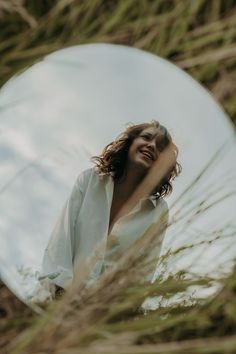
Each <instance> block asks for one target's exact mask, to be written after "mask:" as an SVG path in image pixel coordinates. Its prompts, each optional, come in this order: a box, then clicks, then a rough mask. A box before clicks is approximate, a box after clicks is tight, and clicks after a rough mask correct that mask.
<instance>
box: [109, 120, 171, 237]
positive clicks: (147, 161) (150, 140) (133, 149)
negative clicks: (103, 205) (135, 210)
mask: <svg viewBox="0 0 236 354" xmlns="http://www.w3.org/2000/svg"><path fill="white" fill-rule="evenodd" d="M158 139H160V130H159V129H158V128H156V127H149V128H146V129H144V130H143V131H142V133H141V134H140V135H139V136H138V137H137V138H135V139H134V141H133V143H132V144H131V146H130V149H129V153H128V160H127V164H126V168H125V173H124V175H123V177H122V178H121V179H120V180H119V181H117V182H115V184H114V192H113V199H112V205H111V212H110V222H109V232H108V234H110V231H111V230H112V228H113V226H114V224H115V222H116V221H117V220H118V219H119V218H120V217H122V216H123V215H125V214H126V213H127V211H128V210H129V209H132V206H134V204H135V203H137V202H138V200H139V199H140V198H142V197H144V196H145V195H149V193H150V192H151V190H152V188H153V187H155V186H156V182H155V179H154V182H153V183H154V184H153V186H151V184H150V181H149V183H147V184H146V185H147V186H142V184H143V183H142V182H145V181H146V179H147V175H148V172H149V171H150V172H151V170H152V168H156V170H158V164H157V160H160V164H159V165H160V166H159V167H160V168H164V170H166V171H167V170H168V169H169V168H170V166H171V165H173V161H174V160H176V155H175V156H171V159H169V157H168V156H167V154H168V153H169V155H170V150H171V149H172V150H173V149H174V147H175V146H174V144H172V146H170V148H168V149H165V150H164V151H163V152H160V151H159V150H158ZM171 154H172V155H173V153H172V152H171ZM159 157H160V158H159ZM165 158H167V160H168V159H169V160H170V161H167V163H165V164H164V165H163V159H165ZM173 159H174V160H173ZM154 172H155V171H154ZM152 174H154V173H152ZM155 174H156V172H155ZM145 177H146V178H145ZM157 177H158V176H157ZM162 177H163V176H162ZM160 179H161V174H160ZM138 187H141V189H140V188H138ZM131 196H132V197H133V196H134V198H133V200H132V201H131V204H130V203H129V204H130V207H129V205H127V204H128V203H127V202H128V201H130V200H131Z"/></svg>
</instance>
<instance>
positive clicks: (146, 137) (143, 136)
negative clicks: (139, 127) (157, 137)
mask: <svg viewBox="0 0 236 354" xmlns="http://www.w3.org/2000/svg"><path fill="white" fill-rule="evenodd" d="M141 137H142V138H144V139H146V140H151V139H152V135H151V134H143V135H141Z"/></svg>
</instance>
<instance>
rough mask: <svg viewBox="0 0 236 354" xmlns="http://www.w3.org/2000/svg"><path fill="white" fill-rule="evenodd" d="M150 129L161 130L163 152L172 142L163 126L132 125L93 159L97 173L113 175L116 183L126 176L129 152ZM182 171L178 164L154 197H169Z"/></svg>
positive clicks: (154, 192) (160, 185)
mask: <svg viewBox="0 0 236 354" xmlns="http://www.w3.org/2000/svg"><path fill="white" fill-rule="evenodd" d="M149 127H155V128H159V129H160V132H161V136H162V137H163V139H161V141H160V143H159V146H158V149H159V151H163V150H164V149H165V147H166V146H167V145H168V144H169V143H170V142H171V141H172V138H171V136H170V134H169V132H168V130H167V129H166V128H165V127H164V126H163V125H161V124H160V123H159V122H158V121H156V120H154V121H151V122H150V123H142V124H137V125H134V124H132V125H130V126H129V127H128V128H127V129H126V130H125V131H124V132H123V133H121V134H120V135H119V136H118V137H117V138H116V139H115V140H114V141H112V142H111V143H110V144H108V145H107V146H105V148H104V149H103V151H102V154H101V155H100V156H93V157H92V161H93V162H94V163H95V164H96V171H97V172H98V173H99V174H101V173H102V174H109V175H111V176H112V177H113V180H114V181H117V180H119V179H120V178H121V177H122V176H123V175H124V172H125V166H126V161H127V156H128V151H129V148H130V146H131V144H132V142H133V141H134V139H135V138H137V137H138V136H139V135H140V134H141V133H142V131H143V130H144V129H147V128H149ZM181 170H182V167H181V165H180V164H179V163H178V162H176V163H175V165H174V166H173V167H172V168H171V170H170V171H169V173H168V175H167V176H165V177H164V178H163V179H162V181H161V183H160V184H159V185H158V186H157V187H156V188H155V190H154V191H153V192H152V196H154V197H155V198H156V199H158V198H160V197H165V196H167V195H169V194H170V193H171V192H172V189H173V187H172V181H173V179H174V178H175V177H177V176H178V175H179V174H180V172H181Z"/></svg>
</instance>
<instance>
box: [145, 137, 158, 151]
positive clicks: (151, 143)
mask: <svg viewBox="0 0 236 354" xmlns="http://www.w3.org/2000/svg"><path fill="white" fill-rule="evenodd" d="M147 146H148V147H149V148H151V149H152V150H153V151H155V150H156V142H155V140H150V141H149V142H148V144H147Z"/></svg>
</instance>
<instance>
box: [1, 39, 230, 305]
mask: <svg viewBox="0 0 236 354" xmlns="http://www.w3.org/2000/svg"><path fill="white" fill-rule="evenodd" d="M152 119H157V120H159V121H160V122H161V124H163V125H165V126H166V127H167V128H168V129H169V131H170V133H171V135H172V136H173V139H174V141H175V143H176V145H177V146H178V147H179V158H178V160H179V162H180V163H181V165H182V167H183V172H182V174H181V175H180V176H179V177H178V178H177V179H176V181H175V183H174V191H173V193H172V195H171V196H170V197H168V198H167V202H168V204H169V206H170V207H171V213H170V220H171V222H172V225H171V226H170V227H169V228H168V230H167V233H166V237H165V240H164V244H163V248H162V253H165V252H166V251H167V250H168V249H176V248H178V247H181V246H183V245H191V244H193V243H201V242H202V241H204V242H205V241H210V240H212V239H214V238H217V240H216V241H215V242H213V243H210V244H209V243H208V244H205V243H204V242H203V243H202V244H200V245H199V246H197V247H195V248H193V249H192V250H191V251H190V250H186V252H182V253H181V254H180V256H179V257H177V258H176V259H175V261H173V262H171V263H170V264H169V268H168V269H169V271H173V270H176V269H180V268H182V267H188V268H191V269H192V271H193V272H202V273H210V274H213V273H214V272H219V271H225V270H227V269H229V266H230V264H231V261H232V260H233V258H235V254H236V248H235V245H234V243H233V238H232V237H231V236H232V233H233V232H234V231H235V221H234V217H235V189H236V188H235V187H236V183H235V180H236V179H235V174H236V173H235V172H236V162H235V152H236V148H235V137H234V130H233V127H232V124H231V123H230V121H229V119H228V117H227V116H226V115H225V114H224V112H223V111H222V110H221V108H220V107H219V106H218V105H217V104H216V102H215V101H214V100H213V98H212V97H211V95H210V94H209V93H208V92H207V91H206V90H205V89H203V88H202V87H201V86H200V85H199V84H198V83H197V82H195V81H194V80H193V79H192V78H191V77H190V76H189V75H187V74H186V73H185V72H183V71H182V70H180V69H179V68H177V67H176V66H174V65H172V64H171V63H169V62H167V61H166V60H163V59H161V58H159V57H157V56H154V55H152V54H149V53H147V52H144V51H141V50H137V49H134V48H129V47H125V46H118V45H108V44H91V45H81V46H75V47H71V48H68V49H63V50H60V51H58V52H55V53H53V54H51V55H49V56H47V57H46V58H45V59H44V60H43V61H42V62H40V63H38V64H36V65H34V66H33V67H31V68H30V69H28V70H26V71H25V72H24V73H22V74H20V75H18V76H15V77H13V78H12V79H11V80H10V81H9V82H8V83H6V84H5V86H4V87H3V88H2V89H1V91H0V124H1V125H0V132H1V136H0V145H1V146H0V152H1V169H0V176H1V179H0V181H1V182H0V183H1V185H0V190H1V193H0V207H1V218H0V235H1V239H0V247H1V258H0V267H1V268H0V269H1V276H2V278H3V280H4V281H5V282H6V283H7V285H8V286H9V287H10V288H11V289H12V290H13V291H14V292H15V293H16V294H17V295H18V296H19V297H20V298H21V299H24V300H25V299H27V297H28V296H30V294H31V293H32V289H33V288H34V287H35V285H36V284H37V280H36V276H37V272H38V271H39V270H40V265H41V261H42V257H43V253H44V249H45V247H46V244H47V241H48V238H49V236H50V232H51V230H52V228H53V226H54V224H55V222H56V219H57V217H58V215H59V212H60V210H61V209H62V206H63V205H64V203H65V200H66V199H67V197H68V195H69V193H70V191H71V189H72V186H73V183H74V181H75V179H76V177H77V175H78V174H79V173H80V172H81V171H82V170H84V169H85V168H87V167H90V166H91V163H90V162H89V159H90V157H91V156H92V155H98V154H99V153H100V152H101V150H102V148H103V147H104V146H105V145H106V144H108V143H109V142H110V141H112V140H114V138H115V137H116V136H117V135H118V134H120V132H122V131H123V130H124V129H125V127H126V123H128V122H132V123H135V124H138V123H142V122H149V121H150V120H152ZM208 165H209V166H208ZM206 166H208V168H207V169H206V171H205V172H204V173H203V175H202V176H201V178H199V179H198V180H197V182H196V183H195V182H194V181H195V179H196V178H197V177H198V176H199V175H200V174H201V172H202V171H203V169H205V168H206ZM190 186H191V187H190ZM189 187H190V188H189ZM210 206H211V207H210ZM204 209H206V210H205V211H204V212H203V210H204ZM222 230H223V231H222ZM159 271H160V270H158V271H157V274H158V272H159Z"/></svg>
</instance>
